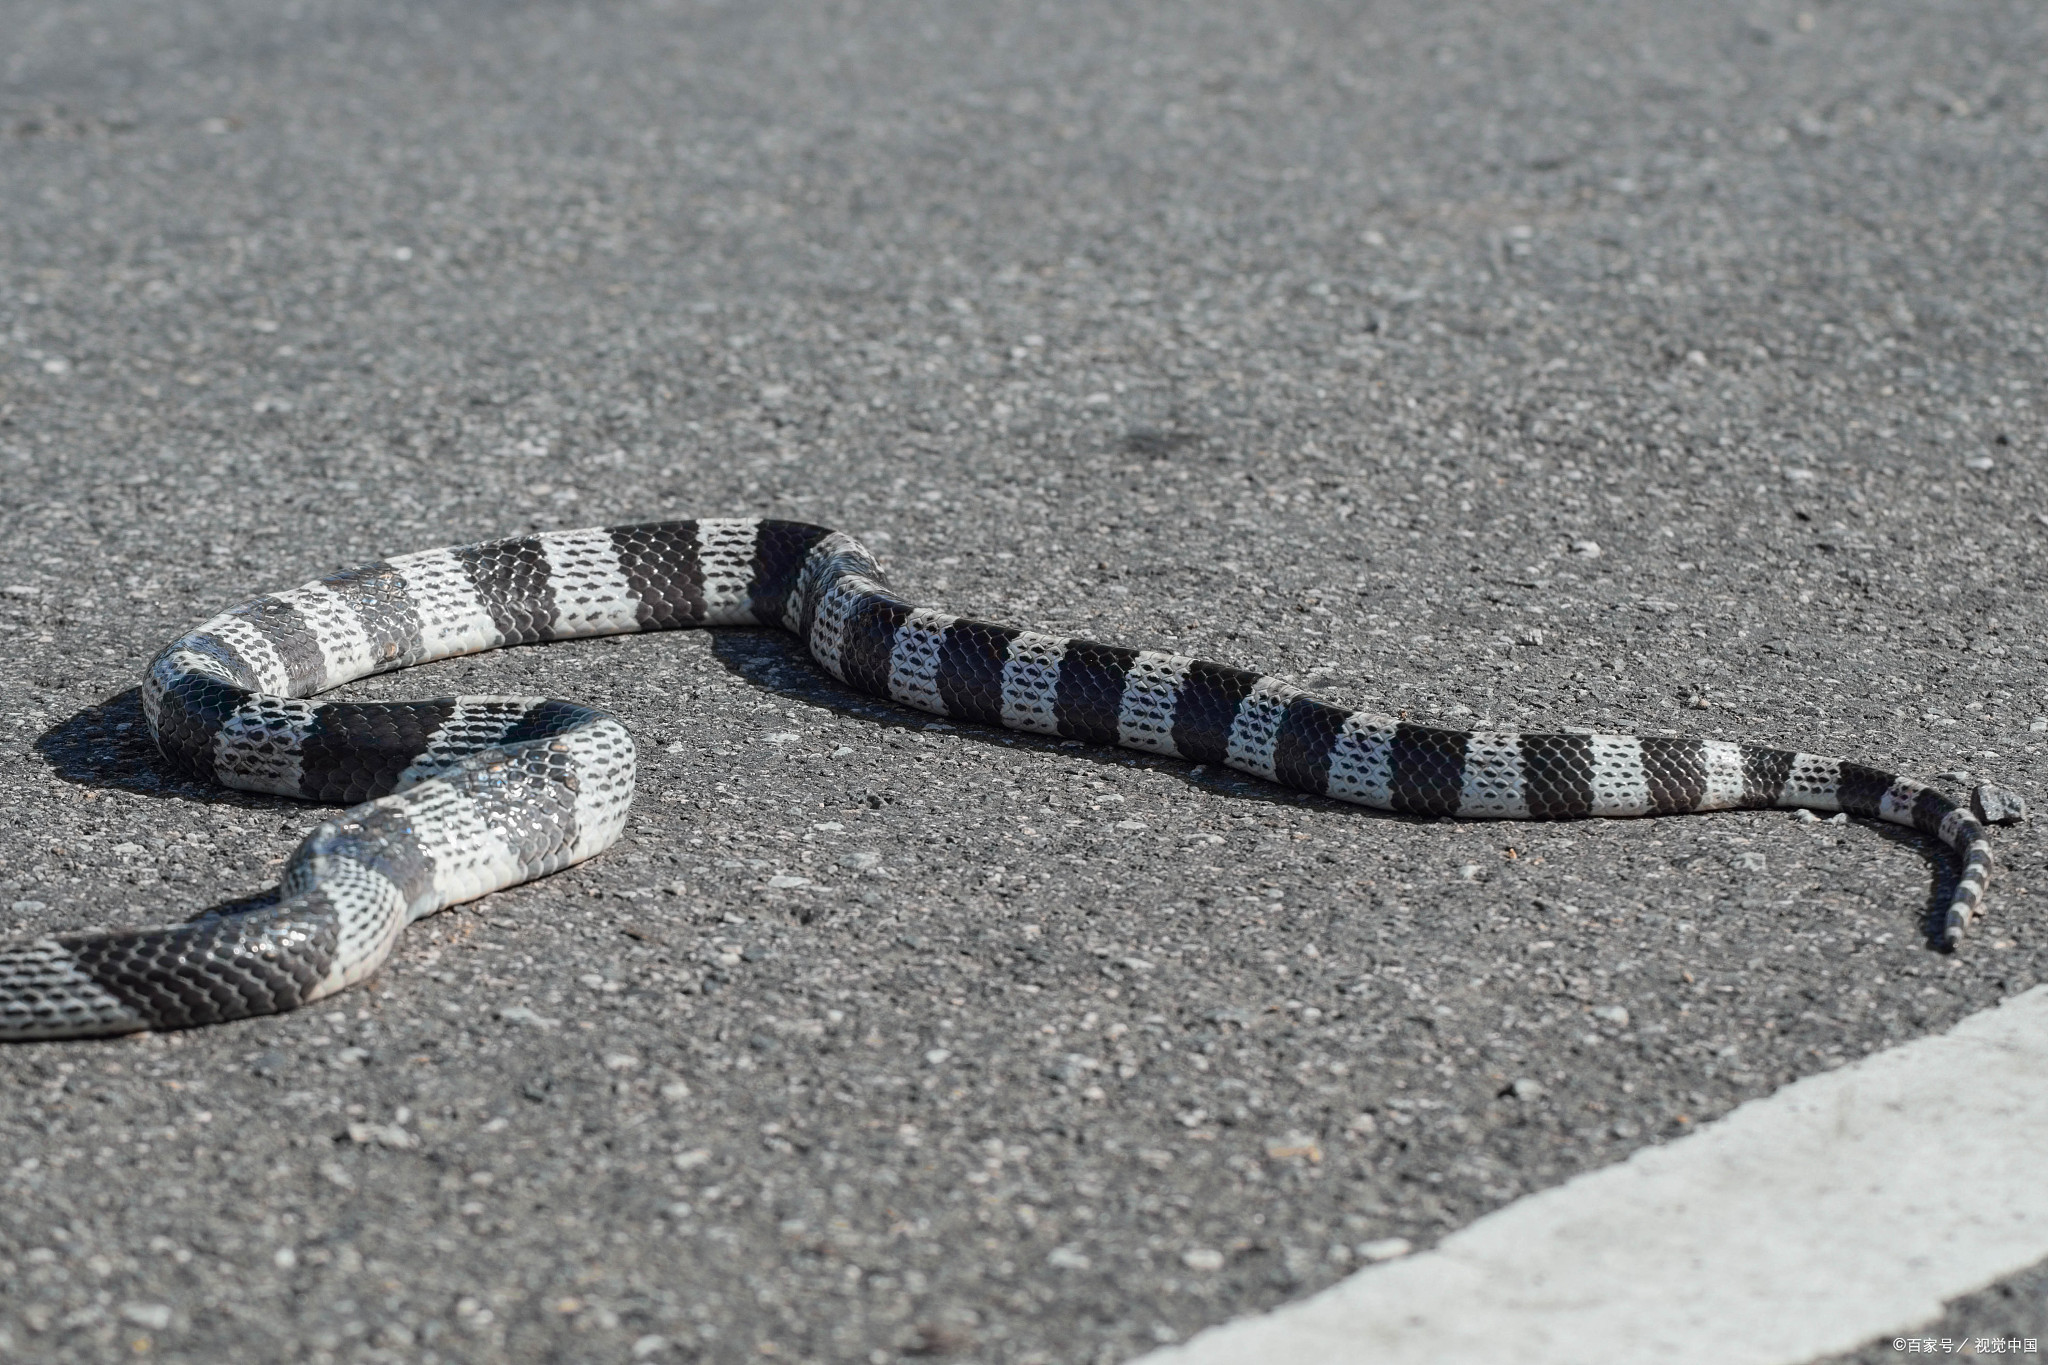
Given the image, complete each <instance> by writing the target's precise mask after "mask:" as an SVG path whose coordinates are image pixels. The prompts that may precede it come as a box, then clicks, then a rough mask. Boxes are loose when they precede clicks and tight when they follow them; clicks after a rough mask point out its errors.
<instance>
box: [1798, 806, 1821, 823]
mask: <svg viewBox="0 0 2048 1365" xmlns="http://www.w3.org/2000/svg"><path fill="white" fill-rule="evenodd" d="M1792 818H1793V819H1794V820H1797V821H1798V822H1799V823H1800V824H1802V825H1817V824H1819V823H1820V817H1819V816H1818V815H1815V814H1814V813H1813V812H1812V811H1810V810H1807V809H1806V808H1804V807H1801V808H1800V809H1798V810H1796V811H1794V812H1792Z"/></svg>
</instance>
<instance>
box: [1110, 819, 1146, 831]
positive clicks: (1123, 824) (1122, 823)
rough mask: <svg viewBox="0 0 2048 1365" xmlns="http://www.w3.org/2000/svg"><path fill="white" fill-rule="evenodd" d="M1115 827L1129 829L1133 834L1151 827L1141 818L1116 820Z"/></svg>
mask: <svg viewBox="0 0 2048 1365" xmlns="http://www.w3.org/2000/svg"><path fill="white" fill-rule="evenodd" d="M1116 827H1117V828H1118V829H1127V830H1130V831H1131V832H1132V833H1133V834H1136V833H1139V832H1141V831H1143V830H1147V829H1150V828H1151V826H1150V825H1147V824H1146V823H1145V822H1144V821H1143V820H1119V821H1117V822H1116Z"/></svg>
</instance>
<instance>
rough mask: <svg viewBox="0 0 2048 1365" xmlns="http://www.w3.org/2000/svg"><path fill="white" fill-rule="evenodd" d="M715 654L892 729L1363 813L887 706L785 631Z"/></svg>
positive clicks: (727, 640)
mask: <svg viewBox="0 0 2048 1365" xmlns="http://www.w3.org/2000/svg"><path fill="white" fill-rule="evenodd" d="M711 654H712V657H713V658H715V659H717V660H718V662H719V663H720V664H722V665H724V666H725V668H726V670H727V671H728V672H730V673H732V674H733V675H734V676H735V677H739V678H743V679H745V680H746V681H747V682H750V683H752V684H754V685H755V686H756V687H760V688H763V689H765V690H767V691H770V692H774V693H776V694H778V695H780V696H784V697H789V698H791V699H792V700H795V701H802V702H808V703H810V704H811V705H812V706H816V707H820V708H822V709H824V710H827V711H830V712H832V713H833V714H835V715H839V716H845V717H848V718H850V719H858V720H862V721H866V722H868V723H869V724H872V725H878V726H882V727H884V728H886V729H890V730H901V731H906V732H907V731H914V730H944V731H949V732H952V733H957V734H960V735H964V736H967V737H969V738H972V739H974V740H976V741H977V742H979V743H983V744H1000V745H1002V746H1004V747H1005V748H1016V749H1031V750H1035V751H1037V752H1039V753H1044V754H1057V755H1058V756H1059V757H1061V758H1070V759H1075V760H1079V761H1081V762H1086V763H1093V764H1096V765H1098V766H1100V767H1104V768H1112V767H1114V768H1122V767H1128V766H1131V765H1133V764H1135V765H1137V766H1139V767H1145V768H1153V769H1156V770H1158V771H1160V772H1175V773H1179V774H1180V776H1181V777H1182V778H1183V779H1184V780H1185V781H1187V782H1188V783H1189V784H1191V785H1193V786H1196V787H1200V788H1202V789H1203V790H1204V791H1212V792H1216V793H1218V794H1220V795H1225V796H1230V797H1233V798H1235V799H1237V800H1242V801H1256V802H1258V803H1260V804H1261V805H1268V806H1313V807H1321V808H1323V809H1327V810H1333V811H1347V812H1353V813H1356V812H1358V811H1359V810H1360V809H1361V808H1360V807H1358V806H1354V805H1351V804H1350V803H1348V802H1344V801H1332V800H1330V799H1329V798H1328V797H1326V796H1315V795H1312V794H1310V793H1308V792H1298V791H1294V790H1293V789H1291V788H1288V787H1279V786H1275V785H1274V784H1272V783H1270V782H1261V781H1259V780H1258V779H1257V778H1251V777H1241V776H1239V775H1238V774H1237V773H1235V772H1234V771H1232V770H1231V769H1228V768H1225V769H1223V770H1222V771H1221V773H1220V774H1219V773H1218V771H1217V770H1216V769H1215V768H1209V769H1208V770H1207V771H1205V772H1201V773H1196V772H1194V771H1193V768H1194V766H1195V765H1193V764H1189V763H1187V762H1185V761H1183V760H1181V759H1174V758H1165V757H1162V756H1159V755H1155V754H1143V753H1138V752H1136V751H1133V750H1130V749H1117V748H1111V747H1108V746H1105V745H1101V744H1089V743H1085V742H1083V741H1081V740H1078V739H1058V738H1055V737H1053V736H1051V735H1040V734H1034V733H1033V732H1031V731H1029V730H1005V729H1000V728H998V727H995V726H989V725H981V724H978V723H976V722H974V721H959V720H947V719H944V718H941V717H938V716H929V715H926V714H925V713H924V712H922V711H915V710H912V709H911V708H910V707H907V706H902V705H899V704H898V703H896V702H892V701H882V700H880V699H879V698H876V697H871V696H869V695H867V694H866V693H865V692H856V691H854V690H853V689H852V688H850V687H847V686H846V685H845V684H843V683H841V682H840V681H838V680H837V679H836V678H834V677H833V676H832V675H831V674H829V673H827V672H826V671H825V670H824V669H822V668H820V667H819V666H818V665H817V664H816V663H814V662H812V660H811V657H810V655H808V654H806V653H805V652H804V648H803V646H802V645H801V644H800V643H798V642H797V641H796V640H794V639H792V638H791V637H790V636H788V635H786V634H784V633H783V632H781V631H779V630H772V629H761V630H719V631H715V632H713V633H712V636H711ZM1372 813H1373V814H1374V815H1380V816H1385V817H1386V818H1388V819H1391V820H1399V821H1402V822H1404V823H1407V824H1415V825H1430V824H1435V823H1437V817H1435V816H1430V815H1400V814H1396V813H1393V812H1388V811H1374V812H1372Z"/></svg>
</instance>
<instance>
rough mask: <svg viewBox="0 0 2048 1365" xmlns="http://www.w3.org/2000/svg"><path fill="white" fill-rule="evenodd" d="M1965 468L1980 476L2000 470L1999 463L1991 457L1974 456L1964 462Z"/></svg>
mask: <svg viewBox="0 0 2048 1365" xmlns="http://www.w3.org/2000/svg"><path fill="white" fill-rule="evenodd" d="M1963 468H1965V469H1974V470H1976V471H1977V472H1978V473H1979V474H1988V473H1990V472H1991V471H1992V470H1994V469H1996V468H1998V461H1996V460H1994V459H1992V458H1991V457H1990V456H1989V455H1972V456H1971V457H1970V458H1969V459H1967V460H1964V461H1963Z"/></svg>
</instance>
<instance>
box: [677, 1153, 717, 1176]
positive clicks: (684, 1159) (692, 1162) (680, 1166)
mask: <svg viewBox="0 0 2048 1365" xmlns="http://www.w3.org/2000/svg"><path fill="white" fill-rule="evenodd" d="M710 1160H711V1149H710V1148H709V1147H692V1148H691V1149H690V1150H689V1151H687V1152H677V1153H676V1154H675V1167H676V1169H677V1170H679V1171H694V1170H696V1169H697V1168H698V1167H699V1166H702V1165H705V1164H706V1163H708V1162H709V1161H710Z"/></svg>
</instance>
